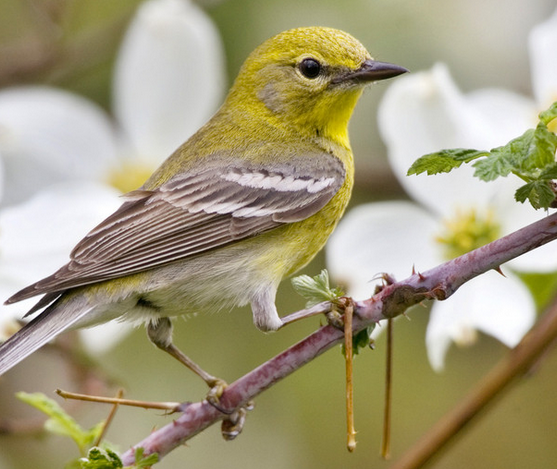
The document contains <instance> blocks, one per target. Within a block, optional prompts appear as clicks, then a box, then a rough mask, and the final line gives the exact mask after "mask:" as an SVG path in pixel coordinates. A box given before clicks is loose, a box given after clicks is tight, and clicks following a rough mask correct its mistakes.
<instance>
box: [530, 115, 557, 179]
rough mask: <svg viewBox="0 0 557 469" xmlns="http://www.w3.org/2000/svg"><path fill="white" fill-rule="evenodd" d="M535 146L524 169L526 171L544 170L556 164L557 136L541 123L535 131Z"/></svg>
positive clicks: (532, 147)
mask: <svg viewBox="0 0 557 469" xmlns="http://www.w3.org/2000/svg"><path fill="white" fill-rule="evenodd" d="M532 143H533V145H532V146H531V148H530V149H529V150H530V151H529V153H528V155H527V156H526V158H525V160H524V161H522V167H523V168H524V169H526V170H536V169H544V168H545V167H546V166H547V165H551V164H554V163H555V149H556V148H557V135H555V134H554V133H553V132H551V131H550V130H549V129H548V128H547V126H546V125H545V124H544V123H542V122H540V123H539V124H538V126H537V127H536V130H535V131H534V139H533V142H532Z"/></svg>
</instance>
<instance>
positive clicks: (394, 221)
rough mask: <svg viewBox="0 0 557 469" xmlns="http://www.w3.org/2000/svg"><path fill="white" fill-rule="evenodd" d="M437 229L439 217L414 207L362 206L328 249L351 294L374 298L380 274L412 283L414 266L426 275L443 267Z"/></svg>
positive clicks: (342, 225)
mask: <svg viewBox="0 0 557 469" xmlns="http://www.w3.org/2000/svg"><path fill="white" fill-rule="evenodd" d="M436 228H437V224H436V222H435V220H434V219H433V217H432V216H431V215H429V214H428V212H427V211H425V210H424V209H422V208H420V207H418V206H417V205H415V204H412V203H410V202H394V201H393V202H377V203H371V204H365V205H361V206H359V207H356V208H355V209H353V210H351V211H350V212H349V213H348V214H347V215H346V216H345V217H344V218H343V220H342V221H341V222H340V224H339V226H338V227H337V229H336V230H335V232H334V233H333V235H332V236H331V238H330V240H329V242H328V243H327V247H326V256H327V267H328V269H329V270H330V273H331V276H332V277H333V278H334V279H335V281H337V282H340V283H342V284H344V285H345V286H346V287H347V289H348V291H347V294H349V295H350V296H353V297H355V298H357V299H365V298H369V297H370V296H371V295H372V294H373V289H374V288H373V285H372V283H371V281H372V280H373V279H374V278H376V277H377V274H378V273H380V272H387V273H389V274H391V275H394V276H395V277H396V276H398V277H399V278H406V277H408V276H410V275H411V273H412V268H413V266H415V268H416V269H419V270H425V269H427V268H430V267H433V266H434V265H435V264H436V263H437V262H439V259H438V257H437V249H436V246H435V245H434V243H433V238H434V236H435V230H436Z"/></svg>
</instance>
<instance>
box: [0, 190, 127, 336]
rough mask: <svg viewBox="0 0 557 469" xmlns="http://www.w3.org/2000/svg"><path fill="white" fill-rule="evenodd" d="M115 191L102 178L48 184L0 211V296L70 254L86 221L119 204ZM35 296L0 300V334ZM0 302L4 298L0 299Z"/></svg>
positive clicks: (84, 231) (97, 219) (98, 219)
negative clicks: (12, 301)
mask: <svg viewBox="0 0 557 469" xmlns="http://www.w3.org/2000/svg"><path fill="white" fill-rule="evenodd" d="M117 195H118V192H117V191H116V189H113V188H110V187H108V186H106V185H104V184H97V183H93V182H83V181H80V182H65V183H60V184H55V185H51V186H50V187H49V188H47V189H44V190H42V191H40V192H39V193H38V194H37V195H35V196H34V197H32V198H31V199H29V200H28V201H26V202H24V203H22V204H18V205H14V206H11V207H7V208H4V209H3V210H1V211H0V279H1V281H0V297H1V298H2V300H5V299H6V298H8V297H9V296H11V295H13V294H14V293H15V292H16V291H17V290H19V289H20V288H22V287H24V286H27V285H29V284H31V283H33V282H35V281H37V280H38V279H39V278H43V277H46V276H47V275H50V274H51V273H53V272H54V271H55V270H57V269H58V268H59V267H61V266H62V264H64V263H65V262H67V260H69V252H70V249H71V247H73V246H74V245H75V244H76V243H77V242H78V241H79V240H80V239H81V238H82V237H83V236H84V235H85V234H87V231H89V228H90V227H93V226H95V225H96V224H98V223H99V222H101V221H102V220H103V219H104V218H105V217H107V216H108V215H110V213H112V212H113V211H114V210H116V208H118V206H119V205H120V201H119V200H118V197H117ZM35 301H36V300H34V299H30V300H26V301H22V302H20V303H16V304H14V305H11V306H5V305H3V304H2V305H1V306H0V320H1V322H0V340H5V339H6V338H7V337H8V336H9V335H10V331H11V332H12V333H13V332H14V328H13V327H11V326H10V323H11V322H12V321H14V319H15V318H21V317H22V316H23V315H24V314H25V313H26V312H27V311H28V310H29V309H30V308H31V306H32V305H33V304H34V302H35ZM2 302H3V301H2Z"/></svg>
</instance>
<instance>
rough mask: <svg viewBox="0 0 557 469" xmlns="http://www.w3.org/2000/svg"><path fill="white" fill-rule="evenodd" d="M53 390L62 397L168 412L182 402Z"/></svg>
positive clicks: (174, 410) (179, 406) (177, 407)
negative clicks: (142, 399) (140, 399)
mask: <svg viewBox="0 0 557 469" xmlns="http://www.w3.org/2000/svg"><path fill="white" fill-rule="evenodd" d="M55 392H56V394H58V395H59V396H60V397H62V398H64V399H75V400H78V401H87V402H96V403H100V404H113V405H127V406H131V407H141V408H143V409H159V410H166V411H169V412H176V411H177V410H181V408H182V404H180V403H179V402H152V401H137V400H135V399H121V398H119V397H102V396H91V395H89V394H78V393H75V392H68V391H63V390H62V389H57V390H56V391H55Z"/></svg>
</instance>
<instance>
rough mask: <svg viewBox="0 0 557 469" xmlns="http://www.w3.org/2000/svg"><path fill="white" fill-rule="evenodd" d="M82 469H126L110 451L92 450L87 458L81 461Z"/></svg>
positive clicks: (95, 448)
mask: <svg viewBox="0 0 557 469" xmlns="http://www.w3.org/2000/svg"><path fill="white" fill-rule="evenodd" d="M80 463H81V468H82V469H121V468H123V467H124V465H123V464H122V460H121V459H120V458H119V457H118V455H117V454H116V453H115V452H114V451H111V450H109V449H106V450H104V449H101V448H97V447H94V448H91V449H90V450H89V453H88V454H87V457H86V458H81V460H80Z"/></svg>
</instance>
